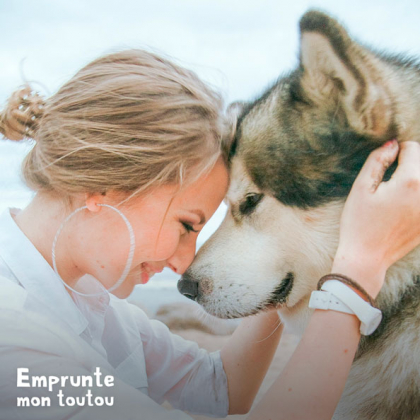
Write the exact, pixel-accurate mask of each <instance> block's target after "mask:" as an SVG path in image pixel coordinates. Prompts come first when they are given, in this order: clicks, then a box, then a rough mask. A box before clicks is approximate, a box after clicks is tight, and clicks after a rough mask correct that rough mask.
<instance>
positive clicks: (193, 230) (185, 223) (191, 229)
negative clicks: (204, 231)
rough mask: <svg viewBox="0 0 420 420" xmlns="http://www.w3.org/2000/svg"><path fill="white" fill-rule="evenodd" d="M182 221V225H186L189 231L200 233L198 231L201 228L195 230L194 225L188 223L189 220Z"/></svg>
mask: <svg viewBox="0 0 420 420" xmlns="http://www.w3.org/2000/svg"><path fill="white" fill-rule="evenodd" d="M181 223H182V226H184V228H185V230H186V231H187V233H190V232H195V233H198V232H200V231H199V230H195V229H194V228H193V227H192V225H190V224H189V223H187V222H181Z"/></svg>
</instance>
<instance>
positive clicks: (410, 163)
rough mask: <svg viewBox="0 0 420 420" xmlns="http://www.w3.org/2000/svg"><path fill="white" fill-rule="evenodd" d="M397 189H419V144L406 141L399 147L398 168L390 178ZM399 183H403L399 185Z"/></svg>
mask: <svg viewBox="0 0 420 420" xmlns="http://www.w3.org/2000/svg"><path fill="white" fill-rule="evenodd" d="M392 180H393V181H394V182H398V184H399V185H398V186H399V187H412V188H414V187H415V189H416V190H418V189H420V185H419V184H420V144H419V143H417V142H414V141H406V142H403V143H401V145H400V153H399V155H398V167H397V169H396V171H395V173H394V174H393V176H392ZM401 183H403V184H402V185H401Z"/></svg>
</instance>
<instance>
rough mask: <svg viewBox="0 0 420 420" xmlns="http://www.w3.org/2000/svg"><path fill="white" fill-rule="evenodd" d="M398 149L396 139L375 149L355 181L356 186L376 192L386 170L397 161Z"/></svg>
mask: <svg viewBox="0 0 420 420" xmlns="http://www.w3.org/2000/svg"><path fill="white" fill-rule="evenodd" d="M398 149H399V147H398V142H397V141H396V140H391V141H389V142H387V143H385V144H384V145H383V146H382V147H380V148H378V149H375V150H374V151H373V152H372V153H371V154H370V155H369V157H368V158H367V160H366V162H365V164H364V165H363V168H362V169H361V171H360V173H359V175H358V176H357V178H356V180H355V181H354V187H355V188H362V189H364V190H368V191H369V192H375V191H376V190H377V188H378V186H379V184H380V183H381V182H382V180H383V177H384V175H385V172H386V170H387V169H388V168H389V166H390V165H391V164H392V163H393V162H394V161H395V159H396V157H397V155H398Z"/></svg>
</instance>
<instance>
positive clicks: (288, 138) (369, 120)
mask: <svg viewBox="0 0 420 420" xmlns="http://www.w3.org/2000/svg"><path fill="white" fill-rule="evenodd" d="M300 29H301V50H300V65H299V67H298V68H297V69H296V70H295V71H293V72H292V73H290V74H289V75H287V76H285V77H283V78H281V79H279V81H278V82H277V83H276V84H275V85H274V86H273V87H272V88H271V89H269V90H268V91H267V92H266V93H265V94H264V95H263V96H262V97H261V98H260V99H258V100H257V101H255V102H253V103H250V104H246V105H245V106H243V107H242V109H241V110H240V111H239V113H238V118H237V123H236V125H235V127H236V129H235V135H234V136H232V141H231V142H230V143H229V146H228V149H229V160H230V173H231V184H230V188H229V192H228V194H227V199H226V200H227V204H228V213H227V215H226V218H225V220H224V221H223V223H222V225H221V226H220V228H219V229H218V230H217V231H216V233H215V234H214V235H213V236H212V237H211V238H210V240H209V241H208V242H207V243H206V244H205V245H204V246H203V247H202V248H201V249H200V251H199V253H198V255H197V257H196V260H195V261H194V263H193V264H192V266H191V267H190V268H189V270H188V271H187V272H186V274H185V275H184V276H183V278H182V279H181V281H180V283H179V288H180V290H181V292H183V289H185V288H187V289H188V287H189V286H188V285H189V284H191V282H198V287H196V293H195V294H194V296H193V297H194V298H195V299H196V300H197V301H198V302H199V303H200V304H201V305H203V307H204V308H205V309H206V310H207V311H208V312H209V313H211V314H214V315H216V316H219V317H226V318H231V317H242V316H246V315H250V314H253V313H256V312H258V311H260V310H262V309H264V308H267V307H269V306H273V305H276V306H278V308H279V311H280V313H281V315H282V318H283V320H284V321H285V322H286V323H289V324H292V325H291V326H292V327H293V328H295V329H300V330H301V329H302V328H303V327H304V326H305V324H306V320H307V317H308V315H309V311H308V310H305V308H307V304H308V300H309V296H310V293H311V291H312V290H314V289H315V288H316V284H317V281H318V279H319V278H320V277H321V276H322V275H324V274H327V273H328V272H329V271H330V269H331V264H332V260H333V258H334V254H335V251H336V247H337V243H338V229H339V221H340V215H341V211H342V207H343V204H344V201H345V198H346V197H347V195H348V193H349V192H350V189H351V186H352V183H353V182H354V179H355V178H356V176H357V174H358V172H359V170H360V168H361V167H362V165H363V163H364V161H365V160H366V158H367V156H368V154H369V153H370V152H371V151H372V150H373V149H375V148H376V147H378V146H379V145H380V144H382V143H384V142H386V141H387V140H389V139H392V138H394V137H396V136H397V135H398V136H399V139H400V140H404V139H403V138H401V136H402V135H403V134H402V133H403V130H402V129H401V127H402V126H404V125H406V121H403V120H402V117H401V116H400V113H399V112H397V110H398V108H399V106H400V104H399V103H398V102H397V100H396V99H395V97H396V95H395V94H394V92H395V91H397V90H398V89H400V83H399V79H397V77H396V76H395V74H394V73H395V72H394V67H393V66H395V65H396V64H395V62H396V59H391V58H384V57H381V56H379V55H377V54H374V53H373V52H371V51H369V50H368V49H366V48H364V47H361V46H360V45H359V44H357V43H355V42H354V41H352V40H351V39H350V38H349V36H348V35H347V33H346V32H345V30H344V29H343V28H342V27H341V26H340V25H339V24H338V23H337V22H336V21H335V20H333V19H331V18H330V17H328V16H326V15H324V14H322V13H320V12H314V11H313V12H308V13H306V14H305V15H304V16H303V18H302V19H301V22H300ZM394 61H395V62H394ZM399 96H400V97H401V95H399ZM234 109H235V110H237V109H238V107H237V106H235V107H234ZM394 169H395V167H391V168H390V169H389V170H388V173H387V176H386V177H389V176H390V174H391V173H392V172H393V170H394Z"/></svg>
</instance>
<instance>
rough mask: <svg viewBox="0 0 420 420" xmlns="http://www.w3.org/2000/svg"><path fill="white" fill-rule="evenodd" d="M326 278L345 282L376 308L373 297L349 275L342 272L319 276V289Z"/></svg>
mask: <svg viewBox="0 0 420 420" xmlns="http://www.w3.org/2000/svg"><path fill="white" fill-rule="evenodd" d="M328 280H338V281H341V283H344V284H347V285H348V286H351V287H353V288H354V289H356V290H357V291H358V292H360V293H361V294H362V295H363V297H365V300H367V301H368V302H369V303H370V304H371V305H372V306H373V307H374V308H377V306H376V303H375V299H373V297H372V296H370V294H369V293H368V292H366V290H365V289H364V288H363V287H362V286H360V284H359V283H356V282H355V281H354V280H352V279H351V278H350V277H347V276H344V275H342V274H333V273H332V274H327V275H326V276H324V277H321V279H320V280H319V282H318V290H321V287H322V285H323V284H324V283H325V282H326V281H328Z"/></svg>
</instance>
